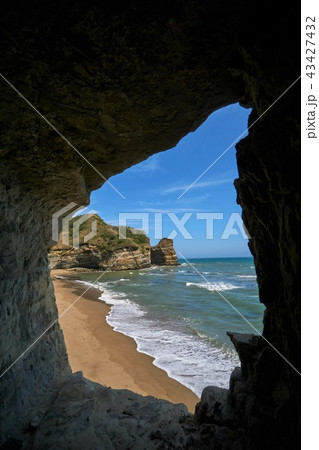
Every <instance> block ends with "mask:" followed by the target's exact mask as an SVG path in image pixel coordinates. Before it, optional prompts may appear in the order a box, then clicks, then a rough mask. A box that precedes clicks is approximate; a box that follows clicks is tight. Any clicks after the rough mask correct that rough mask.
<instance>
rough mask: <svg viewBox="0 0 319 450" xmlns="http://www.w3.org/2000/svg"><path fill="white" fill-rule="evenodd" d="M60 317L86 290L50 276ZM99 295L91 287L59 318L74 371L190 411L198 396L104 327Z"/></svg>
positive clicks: (106, 310)
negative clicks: (178, 405) (165, 400)
mask: <svg viewBox="0 0 319 450" xmlns="http://www.w3.org/2000/svg"><path fill="white" fill-rule="evenodd" d="M51 274H52V279H53V284H54V289H55V294H56V302H57V306H58V310H59V315H61V314H62V313H63V311H65V309H66V308H68V306H70V305H71V304H72V303H73V302H74V301H75V300H76V299H77V298H78V297H79V296H81V295H82V294H83V293H84V291H85V290H86V289H87V286H85V285H83V286H82V285H81V284H80V283H77V282H75V281H72V280H65V279H59V278H55V275H63V276H68V275H70V273H69V272H67V271H62V270H54V271H52V273H51ZM100 294H101V292H100V291H99V290H98V289H96V288H90V289H89V290H88V291H87V292H86V293H85V294H83V296H82V297H81V298H80V299H79V300H78V301H77V302H76V303H75V304H74V306H72V308H70V310H69V311H68V312H67V313H66V314H65V315H64V316H63V317H61V318H60V325H61V328H62V330H63V333H64V337H65V341H66V346H67V351H68V355H69V361H70V364H71V367H72V370H73V372H76V371H79V370H81V371H82V372H83V374H84V376H85V377H87V378H89V379H91V380H93V381H96V382H98V383H101V384H103V385H105V386H110V387H112V388H115V389H129V390H132V391H134V392H137V393H139V394H142V395H152V396H154V397H157V398H162V399H167V400H170V401H171V402H173V403H184V404H185V405H186V406H187V407H188V409H189V410H190V411H192V412H193V411H194V408H195V405H196V403H197V402H198V401H199V399H198V397H197V396H196V395H195V394H194V393H193V392H192V391H190V390H189V389H188V388H186V387H185V386H183V385H182V384H180V383H179V382H178V381H175V380H173V379H172V378H170V377H169V376H168V375H167V373H166V372H165V371H164V370H162V369H159V368H158V367H156V366H154V364H153V363H152V362H153V360H154V359H153V358H152V357H150V356H148V355H145V354H144V353H140V352H138V351H137V346H136V343H135V341H134V339H132V338H130V337H128V336H125V335H124V334H122V333H118V332H116V331H114V330H113V328H112V327H111V326H110V325H108V324H107V322H106V320H105V317H106V316H107V314H108V313H109V311H110V306H109V305H107V304H106V303H105V302H103V301H100V300H99V296H100Z"/></svg>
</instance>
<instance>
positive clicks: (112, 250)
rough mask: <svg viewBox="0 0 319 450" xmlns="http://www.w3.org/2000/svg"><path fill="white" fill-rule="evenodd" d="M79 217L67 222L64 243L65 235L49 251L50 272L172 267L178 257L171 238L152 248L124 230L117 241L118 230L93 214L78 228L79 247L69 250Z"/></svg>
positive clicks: (145, 239) (141, 236)
mask: <svg viewBox="0 0 319 450" xmlns="http://www.w3.org/2000/svg"><path fill="white" fill-rule="evenodd" d="M81 217H83V216H77V217H75V218H73V219H72V220H71V221H70V224H69V234H68V235H67V242H68V244H65V242H66V236H65V233H64V234H63V233H61V234H60V236H59V242H58V243H57V244H56V245H55V246H53V247H52V249H51V250H50V252H49V255H48V256H49V262H50V268H51V269H75V268H84V269H92V270H106V269H110V270H114V271H116V270H135V269H145V268H148V267H151V265H152V264H153V265H160V266H176V265H177V264H178V258H177V255H176V253H175V250H174V246H173V240H172V239H166V238H164V239H162V240H161V241H160V242H159V243H158V244H157V245H156V246H154V247H151V246H150V240H149V238H148V237H147V236H146V235H145V234H141V233H138V232H137V230H136V229H134V228H131V227H127V228H126V230H125V234H126V237H125V239H121V238H119V227H116V226H113V225H109V224H107V223H106V222H104V220H103V219H101V217H99V216H98V215H97V214H93V215H91V216H90V217H89V218H88V219H87V220H85V221H84V222H83V223H81V225H80V227H79V236H78V240H79V247H78V248H75V247H73V244H74V238H73V230H74V228H75V224H76V222H77V221H78V220H79V219H81ZM94 224H95V226H96V231H95V235H94V236H93V237H91V238H90V239H89V241H88V242H85V238H86V237H87V236H88V235H89V233H90V232H91V230H92V229H93V225H94Z"/></svg>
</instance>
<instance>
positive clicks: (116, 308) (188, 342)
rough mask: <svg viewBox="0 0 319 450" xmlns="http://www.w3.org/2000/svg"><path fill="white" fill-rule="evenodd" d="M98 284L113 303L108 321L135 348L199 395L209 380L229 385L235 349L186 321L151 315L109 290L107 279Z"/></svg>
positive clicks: (235, 360)
mask: <svg viewBox="0 0 319 450" xmlns="http://www.w3.org/2000/svg"><path fill="white" fill-rule="evenodd" d="M99 287H100V288H101V289H103V294H102V296H101V300H104V301H105V302H106V303H108V304H111V305H112V306H111V311H110V314H109V315H108V316H107V317H106V320H107V322H108V323H109V324H110V325H111V326H112V327H114V329H115V331H119V332H121V333H123V334H125V335H127V336H130V337H132V338H134V340H135V341H136V343H137V349H138V351H139V352H142V353H146V354H148V355H150V356H152V357H154V358H155V360H154V364H155V365H156V366H157V367H159V368H161V369H163V370H165V371H166V372H167V373H168V375H169V376H170V377H172V378H174V379H176V380H177V381H179V382H180V383H182V384H183V385H185V386H187V387H188V388H189V389H191V390H192V391H193V392H194V393H195V394H197V395H198V396H200V395H201V392H202V390H203V388H204V387H205V386H207V385H209V384H213V385H215V386H219V387H228V383H229V376H230V373H231V372H232V370H233V369H234V367H235V366H236V365H238V363H239V361H238V358H237V355H236V354H235V353H234V352H232V351H229V352H225V350H224V349H223V348H219V347H217V346H216V347H214V346H213V345H212V343H211V341H210V340H209V339H208V338H207V337H206V336H204V335H202V336H200V335H199V334H194V333H192V332H191V331H190V329H189V328H188V327H187V326H186V325H185V328H184V329H183V327H181V323H180V322H174V320H173V319H169V320H167V319H166V320H165V321H164V320H161V319H160V318H159V317H153V316H152V315H151V314H150V311H149V310H146V309H144V308H143V307H141V306H139V305H137V304H136V303H135V302H132V301H131V300H129V299H128V298H127V297H124V296H123V295H122V293H118V292H116V293H115V292H112V291H111V290H110V289H109V287H108V284H106V283H99Z"/></svg>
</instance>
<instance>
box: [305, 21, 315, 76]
mask: <svg viewBox="0 0 319 450" xmlns="http://www.w3.org/2000/svg"><path fill="white" fill-rule="evenodd" d="M315 21H316V18H315V17H307V18H306V36H307V38H309V39H311V40H309V39H306V60H307V61H308V62H309V63H310V64H307V65H306V70H308V71H309V72H306V75H307V77H309V78H312V77H313V76H315V72H313V71H315V70H316V66H315V65H314V64H313V62H314V59H315V54H316V48H315V43H314V42H312V39H313V38H314V36H315V30H316V25H315Z"/></svg>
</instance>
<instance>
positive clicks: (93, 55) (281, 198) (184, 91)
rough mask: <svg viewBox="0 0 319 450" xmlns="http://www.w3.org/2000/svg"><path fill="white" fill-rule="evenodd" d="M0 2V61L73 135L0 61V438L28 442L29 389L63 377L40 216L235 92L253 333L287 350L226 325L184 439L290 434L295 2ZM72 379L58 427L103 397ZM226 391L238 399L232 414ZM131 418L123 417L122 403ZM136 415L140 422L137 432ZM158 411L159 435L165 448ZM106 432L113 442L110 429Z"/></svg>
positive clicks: (296, 339)
mask: <svg viewBox="0 0 319 450" xmlns="http://www.w3.org/2000/svg"><path fill="white" fill-rule="evenodd" d="M1 12H2V14H1V17H0V34H1V40H2V49H3V50H2V52H1V55H0V63H1V68H2V69H1V71H2V73H3V76H4V77H6V78H7V80H8V81H9V82H10V83H11V84H12V85H13V86H14V87H15V88H16V89H18V91H20V92H21V93H22V95H24V96H25V97H26V98H27V99H28V101H29V102H31V104H33V105H34V106H35V108H37V109H38V111H39V112H40V113H41V114H43V115H44V116H45V117H46V118H47V119H48V120H49V121H50V122H51V123H52V124H53V126H54V127H56V129H57V130H59V132H60V133H62V134H63V135H64V136H65V137H66V138H67V139H68V141H69V142H70V143H72V145H73V147H71V146H70V145H68V144H67V143H66V142H65V141H63V140H62V139H61V136H60V135H59V134H57V133H56V132H55V131H54V130H53V129H52V128H50V126H48V124H47V123H46V122H45V121H43V119H41V117H40V116H39V115H38V114H37V113H36V112H35V110H34V109H32V108H31V107H30V105H29V104H27V103H26V102H25V101H24V100H23V99H22V98H21V96H19V94H18V93H17V92H16V91H14V90H13V88H12V87H11V86H10V85H9V84H8V83H7V82H6V81H5V79H4V78H3V77H1V80H0V92H1V98H2V101H1V115H0V126H1V130H2V132H1V137H0V140H1V142H0V144H1V145H0V156H1V158H2V160H1V166H0V177H1V179H0V190H1V204H0V207H1V214H0V221H1V240H0V274H1V286H0V287H1V294H0V298H1V323H2V329H1V337H0V354H1V366H0V373H1V378H0V397H1V410H0V424H1V430H0V442H5V441H8V440H10V442H16V443H17V442H19V441H25V440H26V439H27V438H26V434H25V430H26V424H30V420H31V418H32V417H33V416H32V415H31V412H32V411H33V410H34V408H35V407H36V405H38V404H39V402H40V401H41V402H42V403H45V404H47V405H50V404H52V402H54V399H56V398H57V396H59V392H60V390H59V389H60V387H61V386H63V385H64V383H68V381H67V378H66V377H68V374H70V367H69V364H68V361H67V355H66V350H65V344H64V340H63V336H62V333H61V330H60V327H59V325H58V322H57V309H56V306H55V301H54V292H53V288H52V283H51V281H50V274H49V269H48V258H47V252H48V249H49V248H50V246H51V245H52V244H51V225H52V214H54V213H56V212H57V211H58V210H60V209H61V208H64V207H65V206H66V205H68V204H69V203H70V202H75V203H77V204H78V205H87V204H88V203H89V197H90V193H91V192H92V190H94V189H97V188H99V187H100V186H101V185H102V184H103V183H104V182H105V180H107V179H108V178H109V177H111V176H112V175H114V174H116V173H120V172H121V171H123V170H124V169H126V168H127V167H130V166H131V165H133V164H136V163H138V162H140V161H142V160H144V159H146V158H147V157H148V156H150V155H151V154H153V153H155V152H159V151H162V150H166V149H168V148H171V147H173V146H174V145H176V143H177V142H178V141H179V140H180V139H181V138H182V137H183V136H185V135H186V134H187V133H189V132H190V131H193V130H195V129H196V128H197V127H198V126H199V125H200V124H201V123H202V122H203V121H204V120H205V119H206V118H207V117H208V115H209V114H211V113H212V112H213V111H215V110H217V109H218V108H220V107H222V106H225V105H228V104H231V103H235V102H240V103H241V104H242V105H244V106H247V107H251V108H252V113H251V116H250V121H249V124H250V125H253V126H252V127H251V128H250V129H249V134H248V136H247V137H246V138H245V139H243V140H242V141H241V142H240V143H239V144H238V145H237V164H238V172H239V178H238V180H237V181H236V189H237V192H238V202H239V203H240V204H241V206H242V209H243V219H244V223H245V225H246V227H247V229H248V232H249V234H250V235H251V237H252V239H251V241H250V248H251V251H252V254H253V256H254V259H255V265H256V272H257V280H258V284H259V289H260V300H261V302H263V303H264V304H265V305H266V312H265V316H264V331H263V334H264V336H265V338H266V339H267V341H269V342H270V343H271V344H272V345H273V346H274V347H275V348H276V349H277V350H278V351H279V352H280V353H281V354H282V355H283V356H284V357H285V358H286V359H287V360H288V361H289V363H291V365H289V364H287V362H285V360H283V359H282V358H281V357H280V356H279V355H278V353H277V352H276V351H275V350H273V348H271V347H270V346H269V345H267V343H266V342H265V341H264V340H263V339H262V338H261V337H260V336H258V337H254V338H249V339H248V338H247V339H246V337H244V338H243V339H241V338H240V337H239V336H233V337H232V339H233V342H234V343H235V345H236V348H237V350H238V351H239V354H240V357H241V361H242V369H238V370H236V371H235V372H234V374H233V376H232V379H231V389H230V390H229V391H228V393H224V394H221V393H220V392H218V393H217V394H218V398H216V393H213V394H212V395H210V396H207V395H206V394H205V398H204V399H203V400H204V402H205V405H207V406H209V405H208V404H211V405H215V404H216V403H218V405H217V406H216V411H217V412H216V414H214V413H213V412H211V411H210V408H206V409H207V417H206V413H205V408H200V409H199V413H198V414H199V416H198V417H199V419H198V420H199V421H200V423H199V426H200V433H199V434H198V433H197V431H194V440H195V444H194V448H201V449H205V448H211V445H212V440H213V439H215V441H214V446H215V448H216V449H240V448H241V449H245V450H256V449H258V450H264V449H269V448H274V449H279V450H284V449H287V448H289V449H296V448H299V431H300V377H299V374H298V372H299V370H300V285H299V279H300V277H299V274H300V236H299V231H300V197H299V188H300V186H299V170H300V148H299V144H300V100H299V94H300V93H299V88H298V84H297V83H296V84H294V85H292V83H293V82H295V81H296V80H297V79H298V77H299V74H300V58H299V55H300V51H299V49H300V39H299V36H300V33H299V32H298V30H299V29H300V19H299V5H298V4H296V3H294V2H290V3H289V10H288V13H287V8H286V4H285V3H278V2H276V3H274V2H269V1H268V2H261V3H260V4H258V8H256V3H255V2H246V3H245V7H243V5H242V4H241V3H240V2H238V1H233V0H231V1H229V2H221V1H210V0H203V1H199V2H194V1H193V0H185V1H183V2H180V1H177V0H176V1H175V0H171V1H170V2H149V1H131V0H123V1H117V2H102V1H96V0H92V1H91V2H84V1H82V0H80V1H78V2H72V1H71V2H59V1H57V2H51V3H47V2H35V1H32V0H31V1H28V2H25V3H21V2H20V3H19V4H16V3H15V2H6V4H5V5H3V7H2V11H1ZM283 17H284V18H286V20H283V19H282V18H283ZM269 30H271V32H269ZM283 36H284V37H285V39H283V38H282V37H283ZM283 55H284V57H283ZM288 88H289V89H288ZM287 89H288V90H287ZM284 92H285V95H284V96H282V94H283V93H284ZM279 97H280V98H279ZM278 98H279V100H278ZM277 100H278V101H277ZM269 108H270V109H269ZM264 113H265V114H264ZM257 119H258V121H257ZM256 121H257V122H256ZM74 148H75V149H76V150H77V151H75V150H74ZM81 155H82V156H83V157H84V158H85V159H83V158H82V156H81ZM87 161H89V162H90V164H91V165H90V164H88V163H87ZM92 166H94V167H95V169H96V170H95V169H94V168H93V167H92ZM101 174H102V176H101ZM114 195H117V194H116V193H114ZM119 201H122V198H120V197H119ZM123 205H124V204H123ZM123 208H125V206H123ZM294 368H295V369H296V370H297V371H296V370H295V369H294ZM70 383H71V381H70ZM72 385H73V383H71V385H69V388H68V392H70V395H72V396H73V397H72V401H71V402H69V401H68V399H67V392H65V399H64V398H63V396H60V397H59V401H58V402H57V403H56V409H55V412H54V414H53V416H52V417H54V415H55V416H56V417H60V416H61V417H63V423H65V421H66V420H65V413H64V412H63V411H65V410H67V411H68V413H67V420H68V421H69V423H70V424H71V423H72V424H75V425H74V427H73V428H72V427H71V426H70V428H67V427H66V428H65V434H64V436H65V439H71V441H72V437H74V438H76V436H77V434H78V433H79V431H80V430H83V426H84V423H85V424H87V423H92V422H91V418H92V415H91V411H92V409H91V408H92V407H93V406H92V405H93V404H95V405H96V407H95V410H94V414H95V415H96V416H95V417H97V416H98V414H99V411H102V415H103V412H104V411H105V409H104V407H103V408H102V407H101V405H102V403H101V402H102V401H101V402H96V397H95V395H94V390H93V389H92V390H91V389H90V388H89V389H88V390H85V391H84V392H83V390H82V389H79V388H78V387H77V383H76V382H74V385H73V386H74V389H73V387H72ZM88 385H90V383H88ZM94 389H95V388H94ZM99 390H101V395H102V391H103V392H104V394H105V396H106V395H107V394H106V392H107V390H106V389H105V388H102V387H100V388H99ZM104 394H103V395H104ZM77 397H78V399H77ZM103 398H104V397H103ZM105 401H106V400H105ZM145 401H147V399H146V400H145ZM225 402H229V404H230V406H231V407H232V409H233V411H234V414H235V417H234V419H232V420H231V425H229V421H230V419H229V416H228V414H226V415H225V414H224V411H225V407H224V406H225ZM79 403H80V404H83V405H84V407H83V410H81V411H80V413H79V409H78V406H79ZM223 405H224V406H223ZM64 408H66V409H64ZM86 409H87V410H88V412H89V413H88V414H86V415H84V413H83V414H82V412H83V411H85V410H86ZM226 410H227V408H226ZM133 411H134V410H133ZM219 411H220V413H219ZM176 414H177V415H178V413H177V412H176ZM128 417H129V418H125V420H124V421H123V429H125V430H127V433H129V432H130V429H131V426H133V423H134V424H135V419H134V412H133V415H132V416H131V415H128ZM225 417H226V420H225V421H224V419H223V418H225ZM123 418H124V416H123ZM46 420H47V421H48V424H50V428H48V429H47V430H46V431H44V433H43V434H38V435H37V432H36V434H35V435H34V436H33V439H34V447H35V448H39V445H40V444H39V442H40V440H41V441H42V440H44V442H41V445H45V439H46V438H49V439H50V440H51V439H52V442H53V441H54V433H55V432H58V429H57V427H58V425H56V424H57V421H58V419H57V420H52V421H51V416H50V413H49V412H48V415H46V416H45V418H44V419H43V420H42V421H41V427H40V428H39V433H42V432H43V430H45V421H46ZM150 420H151V419H150V415H149V414H148V417H147V418H144V419H143V421H140V422H139V425H140V426H141V427H143V428H145V430H148V429H149V428H148V425H147V424H148V421H150ZM106 421H108V422H107V424H106ZM109 421H112V415H108V416H107V417H106V416H105V422H103V421H99V420H98V421H97V422H93V423H94V424H95V425H92V427H93V428H94V433H96V435H97V434H98V433H100V432H101V430H102V428H103V430H106V429H107V428H109V426H110V423H109ZM216 421H219V423H221V425H217V424H216V423H215V422H216ZM35 422H36V423H37V421H35ZM211 422H212V423H211ZM77 423H78V424H79V426H76V424H77ZM102 423H103V424H102ZM116 423H118V422H116ZM163 423H164V422H163ZM33 424H34V422H33ZM54 424H55V425H54ZM101 424H102V425H101ZM131 424H132V425H131ZM163 427H164V428H165V430H164V431H163V437H162V438H161V445H162V448H165V446H166V448H169V446H170V444H169V443H167V444H166V440H165V439H168V436H167V434H166V431H167V433H168V432H169V428H168V427H167V425H166V424H165V423H164V425H163ZM93 428H90V432H91V431H92V429H93ZM75 430H76V431H75ZM116 430H118V428H116ZM134 430H135V428H134ZM67 431H69V434H67ZM155 431H156V430H155ZM103 432H104V431H103ZM178 433H182V432H181V431H179V432H178ZM133 435H134V433H133ZM157 435H158V436H159V435H160V432H159V433H157ZM37 436H41V439H40V440H36V437H37ZM81 436H82V437H83V442H85V431H83V434H82V435H81ZM30 439H31V441H32V436H31V438H30ZM109 439H110V441H111V443H109V448H112V446H113V448H114V447H115V448H116V444H114V445H113V442H114V443H116V442H118V439H119V436H118V435H114V434H112V435H109ZM150 439H151V437H150ZM168 442H170V441H168ZM97 445H98V444H97ZM103 445H104V443H103ZM174 445H176V444H174ZM183 445H184V441H183V443H181V446H183ZM12 447H13V446H12V445H11V447H10V446H9V448H12ZM30 447H31V448H32V443H31V444H30ZM7 448H8V447H7ZM69 448H71V447H69ZM102 448H105V445H104V447H102ZM132 448H134V446H133V445H132ZM147 448H150V447H149V446H147ZM176 448H178V447H176Z"/></svg>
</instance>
